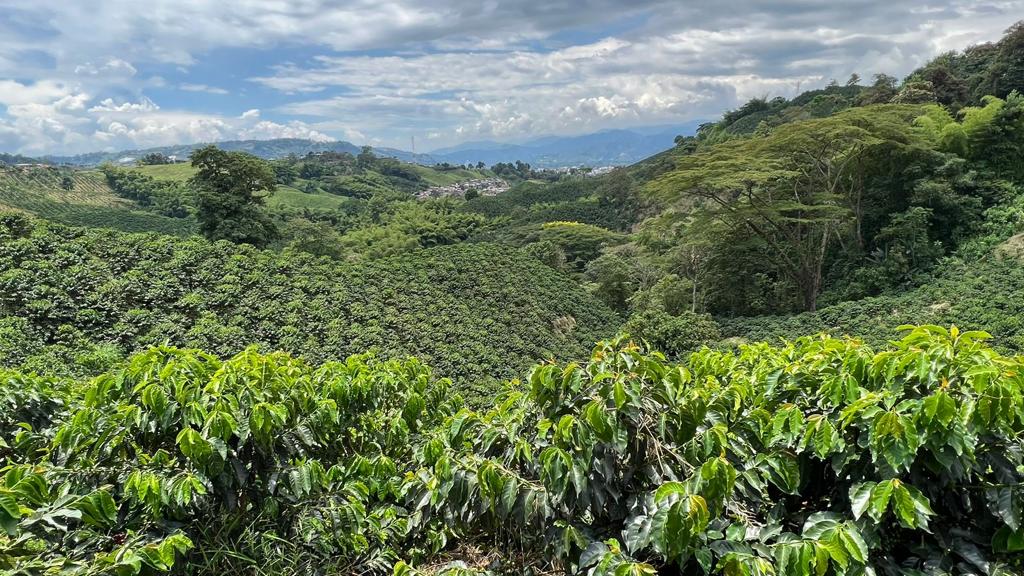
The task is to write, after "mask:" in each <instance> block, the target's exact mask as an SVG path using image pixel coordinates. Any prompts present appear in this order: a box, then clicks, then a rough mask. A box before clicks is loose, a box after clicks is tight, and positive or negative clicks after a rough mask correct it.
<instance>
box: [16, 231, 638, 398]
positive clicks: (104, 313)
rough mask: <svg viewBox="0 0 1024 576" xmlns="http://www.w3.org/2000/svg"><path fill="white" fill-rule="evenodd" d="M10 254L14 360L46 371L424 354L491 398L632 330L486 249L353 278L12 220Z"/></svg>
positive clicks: (283, 260)
mask: <svg viewBox="0 0 1024 576" xmlns="http://www.w3.org/2000/svg"><path fill="white" fill-rule="evenodd" d="M0 247H2V248H3V250H0V253H2V254H3V255H2V256H0V270H3V273H2V274H0V294H3V296H2V301H0V312H2V319H0V324H2V326H3V328H2V329H0V363H2V364H3V365H7V366H18V365H25V366H28V367H31V368H34V369H38V370H41V371H44V372H47V373H53V372H71V373H80V372H83V371H85V372H88V371H90V370H91V369H93V368H95V367H96V366H102V365H107V364H109V362H110V361H112V360H113V359H116V358H118V357H121V356H122V355H123V354H127V353H131V352H134V351H136V350H139V349H141V348H143V347H145V346H148V345H152V344H158V343H162V342H169V343H171V344H174V345H179V346H187V347H201V348H204V349H206V350H209V351H211V352H213V353H215V354H220V355H231V354H235V353H237V352H239V351H241V350H242V349H244V348H246V347H247V346H250V345H259V346H261V347H263V348H264V349H266V350H286V351H289V352H292V353H294V354H298V355H301V356H303V357H305V358H307V359H309V360H310V361H314V362H322V361H325V360H328V359H344V358H345V357H346V356H348V355H349V354H353V353H356V352H362V351H365V350H377V351H379V352H380V353H381V354H383V355H384V356H387V357H398V356H405V355H416V356H418V357H420V358H422V359H423V360H424V361H429V362H430V363H431V364H432V365H433V366H434V367H435V368H436V369H437V371H438V373H439V374H440V375H442V376H448V377H452V378H454V379H456V381H457V382H458V383H459V384H460V386H461V387H462V388H463V390H464V391H467V392H468V391H473V390H476V391H483V390H484V389H485V388H486V381H485V378H499V379H503V378H509V377H512V376H513V375H516V374H518V373H519V372H521V371H522V370H523V369H524V368H525V367H526V366H527V365H528V364H529V363H531V362H534V361H537V360H542V359H545V358H548V357H550V356H555V357H558V358H573V357H581V356H583V355H584V354H585V353H586V352H587V351H588V350H589V348H590V346H591V345H592V343H593V342H594V341H595V340H597V339H599V338H602V337H605V336H608V335H610V334H613V333H614V332H615V330H616V329H617V327H618V322H619V320H618V318H617V317H616V316H615V315H614V314H613V313H612V312H611V311H610V310H608V309H607V308H605V307H604V306H603V305H601V304H600V303H599V302H597V301H596V300H594V299H593V298H592V297H590V296H589V295H588V294H586V292H584V291H583V290H582V289H581V288H580V287H579V286H577V285H574V284H573V283H572V282H571V281H570V280H569V279H568V278H567V277H564V276H562V275H560V274H558V273H556V272H554V271H553V270H551V269H550V268H547V267H546V266H544V265H543V264H541V263H539V262H537V261H535V260H533V259H531V258H529V257H527V256H526V255H524V254H521V253H519V252H517V251H516V250H512V249H508V248H502V247H499V246H493V245H486V244H469V245H464V246H456V247H445V248H436V249H433V250H428V251H422V252H415V253H412V254H409V255H406V256H401V257H397V258H388V259H383V260H379V261H376V262H370V263H365V264H358V265H350V264H341V263H338V262H332V261H330V260H325V259H317V258H313V257H310V256H307V255H303V254H300V253H286V254H275V253H273V252H265V251H259V250H255V249H253V248H251V247H244V246H242V247H237V246H234V245H231V244H229V243H226V242H219V243H208V242H205V241H203V240H199V239H193V240H177V239H173V238H170V237H160V236H154V235H131V236H128V235H122V234H118V233H112V232H99V231H88V230H81V229H71V228H63V227H59V226H53V225H47V224H44V223H43V222H38V221H32V220H26V219H25V218H24V217H19V216H15V215H8V216H5V217H4V219H3V227H2V228H0ZM513 358H519V359H521V361H515V362H511V361H510V360H511V359H513Z"/></svg>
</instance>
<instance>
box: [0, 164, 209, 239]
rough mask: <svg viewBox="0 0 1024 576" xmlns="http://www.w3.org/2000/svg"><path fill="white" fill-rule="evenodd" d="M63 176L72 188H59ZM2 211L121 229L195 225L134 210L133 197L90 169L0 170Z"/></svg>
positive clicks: (177, 230) (185, 230) (186, 231)
mask: <svg viewBox="0 0 1024 576" xmlns="http://www.w3.org/2000/svg"><path fill="white" fill-rule="evenodd" d="M65 177H68V178H70V179H71V182H72V184H73V186H72V187H71V189H70V190H65V189H64V188H63V187H62V184H63V183H64V182H63V180H64V178H65ZM0 209H6V210H14V211H18V212H26V213H29V214H34V215H36V216H39V217H40V218H45V219H47V220H52V221H54V222H60V223H63V224H69V225H72V226H87V227H91V228H111V229H115V230H122V231H125V232H160V233H163V234H174V235H176V236H188V235H190V234H192V233H194V229H195V223H194V222H193V221H191V220H184V219H180V218H168V217H166V216H160V215H157V214H152V213H150V212H144V211H142V210H138V209H137V208H136V207H135V205H134V204H133V203H132V202H131V201H129V200H126V199H123V198H120V197H118V196H116V195H115V194H114V192H113V190H111V189H110V187H109V186H107V183H106V180H105V179H104V178H103V175H102V174H100V173H99V172H98V171H93V170H70V169H60V168H51V167H33V168H0Z"/></svg>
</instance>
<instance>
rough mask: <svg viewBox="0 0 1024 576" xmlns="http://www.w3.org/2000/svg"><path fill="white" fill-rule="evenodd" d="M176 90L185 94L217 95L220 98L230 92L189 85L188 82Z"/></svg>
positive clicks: (201, 85) (222, 89) (204, 85)
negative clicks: (204, 93) (179, 89)
mask: <svg viewBox="0 0 1024 576" xmlns="http://www.w3.org/2000/svg"><path fill="white" fill-rule="evenodd" d="M178 88H181V89H182V90H184V91H186V92H206V93H207V94H217V95H220V96H223V95H225V94H230V92H229V91H227V90H225V89H224V88H218V87H216V86H207V85H206V84H190V83H188V82H185V83H184V84H182V85H181V86H178Z"/></svg>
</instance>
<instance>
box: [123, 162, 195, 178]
mask: <svg viewBox="0 0 1024 576" xmlns="http://www.w3.org/2000/svg"><path fill="white" fill-rule="evenodd" d="M133 170H138V171H139V172H142V173H143V174H145V175H146V176H149V177H151V178H153V179H155V180H175V181H180V182H184V181H185V180H188V179H189V178H191V177H192V176H193V175H195V173H196V169H195V168H193V167H192V164H190V163H188V162H182V163H178V164H154V165H152V166H139V167H137V168H133Z"/></svg>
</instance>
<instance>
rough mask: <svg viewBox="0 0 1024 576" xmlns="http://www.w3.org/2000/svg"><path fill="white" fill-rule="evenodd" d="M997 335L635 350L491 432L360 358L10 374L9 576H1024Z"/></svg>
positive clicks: (536, 386)
mask: <svg viewBox="0 0 1024 576" xmlns="http://www.w3.org/2000/svg"><path fill="white" fill-rule="evenodd" d="M986 337H987V335H986V334H984V333H981V332H960V331H958V330H957V329H956V328H952V329H950V330H945V329H943V328H939V327H935V326H923V327H918V328H912V329H909V330H908V333H907V334H906V336H905V337H904V338H903V339H902V340H901V341H899V342H898V343H895V344H894V345H892V346H890V347H888V348H886V349H884V350H882V351H880V352H874V351H872V350H871V349H870V348H868V347H867V346H865V345H863V344H861V343H860V342H858V341H855V340H837V339H832V338H827V337H815V338H803V339H800V340H797V341H795V342H792V343H789V344H786V345H785V346H783V347H770V346H768V345H766V344H757V345H752V346H746V347H743V348H742V349H740V350H739V351H738V352H721V351H711V350H707V349H705V350H703V351H701V352H698V353H695V354H693V355H692V356H691V357H690V358H689V360H688V362H686V363H685V364H672V363H669V362H667V361H665V359H664V357H662V356H661V355H660V354H658V353H648V352H646V351H645V350H644V349H642V348H640V347H638V346H636V345H635V344H633V343H631V342H628V341H626V340H623V339H620V340H616V341H613V342H609V343H602V344H599V345H598V346H597V348H596V349H595V351H594V355H593V358H592V359H591V361H590V362H589V363H587V364H585V365H577V364H568V365H564V366H560V365H555V364H544V365H540V366H537V367H536V368H534V369H533V371H532V372H531V374H530V376H529V379H528V380H527V381H526V382H524V383H523V384H518V383H512V384H510V385H509V388H508V390H507V391H506V393H505V394H504V395H503V396H502V397H500V398H499V399H498V401H497V402H496V404H495V405H494V407H493V408H492V409H490V410H488V411H486V412H473V411H470V410H467V409H461V408H459V400H458V399H457V398H451V397H450V395H449V393H448V383H447V382H446V381H443V380H442V381H438V380H435V379H433V378H432V376H431V374H430V372H429V371H428V370H427V369H425V368H423V367H422V366H421V365H420V364H419V363H417V362H415V361H406V362H401V361H391V362H388V363H383V364H382V363H379V362H376V361H374V360H372V359H370V358H367V357H354V358H352V359H350V360H348V361H347V362H346V363H344V364H341V363H331V364H327V365H324V366H322V367H320V368H312V367H309V366H307V365H305V364H303V363H302V362H300V361H297V360H293V359H291V358H289V357H287V356H285V355H282V354H275V355H268V356H263V355H259V354H257V353H255V352H254V351H251V350H250V351H246V352H244V353H242V354H241V355H239V356H237V357H235V358H233V359H231V360H229V361H226V362H220V361H218V360H216V359H215V358H214V357H212V356H209V355H206V354H204V353H201V352H195V351H181V350H175V349H167V348H161V349H153V350H150V351H148V352H146V353H144V354H141V355H139V356H136V357H134V358H133V359H132V360H131V361H130V362H129V363H127V364H126V365H124V366H122V367H120V368H118V369H116V370H114V371H113V372H111V373H110V374H107V375H104V376H100V377H98V378H96V379H94V380H93V381H92V382H91V383H89V384H88V385H85V386H81V385H75V384H74V383H70V382H56V381H47V380H42V379H39V378H36V377H33V376H26V375H20V374H17V373H13V372H10V373H5V374H4V375H3V379H2V380H0V386H2V387H3V388H4V390H3V391H4V392H5V393H7V394H16V396H14V398H15V401H14V402H11V403H8V404H3V405H2V406H3V408H2V409H3V411H2V412H0V426H2V428H0V430H2V433H3V436H2V439H3V444H0V446H3V448H0V454H2V455H3V457H4V459H5V460H6V464H5V466H6V467H5V468H4V472H5V474H6V479H5V482H4V483H3V484H2V485H0V502H2V503H3V505H2V506H0V520H2V525H3V527H4V529H6V531H7V534H8V536H7V537H6V538H4V537H0V564H2V566H3V568H4V569H8V570H11V569H15V570H16V569H23V570H24V571H26V572H28V573H33V572H39V571H41V570H42V568H43V567H44V566H46V567H52V568H75V569H78V570H79V571H80V572H82V573H103V572H104V571H117V572H119V573H121V574H133V573H141V572H149V571H159V570H165V569H168V568H170V567H171V564H172V562H173V564H174V567H175V569H179V568H180V569H182V570H183V571H185V572H187V573H235V571H242V570H249V571H254V572H256V571H259V570H261V569H264V570H266V571H267V572H268V573H270V572H273V573H296V572H299V571H302V570H305V569H309V568H311V567H314V566H317V567H319V568H320V570H321V571H322V572H325V573H351V572H356V571H358V572H363V573H380V572H387V571H390V570H392V566H394V570H395V572H396V573H402V574H408V573H414V572H415V571H416V569H414V568H412V566H423V565H425V564H428V563H429V562H431V560H432V559H433V558H436V557H437V555H438V554H439V553H442V552H444V551H445V550H447V549H451V548H452V547H454V546H455V544H456V543H457V542H477V543H485V544H486V545H487V546H491V547H494V548H497V549H499V550H501V551H502V552H503V553H504V554H506V555H507V557H515V558H518V559H519V560H518V561H517V563H516V564H515V565H513V564H507V565H505V566H504V567H502V566H500V565H498V564H497V563H496V564H495V565H494V566H492V567H491V569H492V570H495V571H504V572H518V571H525V570H527V569H528V568H529V567H528V566H524V565H523V564H531V565H533V566H534V567H535V568H540V569H551V568H555V569H561V570H564V571H566V572H568V573H588V574H594V575H599V574H616V575H619V574H653V573H655V571H656V570H664V571H676V570H678V571H679V572H681V573H684V574H702V573H716V574H719V573H720V574H727V575H741V574H742V575H754V574H794V575H795V574H799V575H810V574H816V575H824V574H850V575H859V574H886V575H888V574H893V575H895V574H935V575H938V574H993V575H994V574H1020V573H1024V565H1022V561H1021V558H1022V557H1024V555H1022V554H1021V552H1022V551H1024V527H1022V517H1024V486H1022V482H1024V455H1022V449H1024V445H1022V432H1024V396H1022V390H1024V372H1022V369H1024V360H1022V359H1020V358H1008V357H1003V356H1000V355H999V354H997V353H995V352H993V351H992V350H991V349H990V348H989V347H988V346H987V345H985V344H984V340H985V339H986ZM17 394H20V396H18V395H17ZM18 422H26V424H18Z"/></svg>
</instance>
